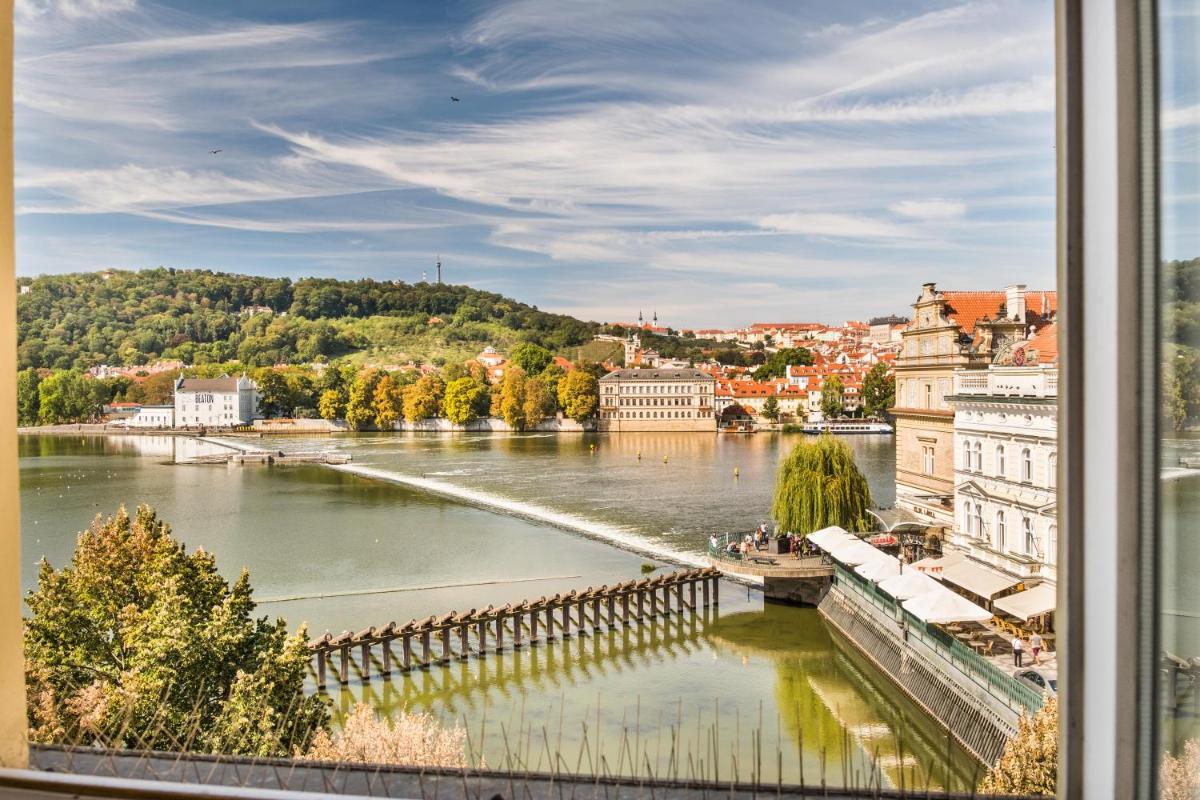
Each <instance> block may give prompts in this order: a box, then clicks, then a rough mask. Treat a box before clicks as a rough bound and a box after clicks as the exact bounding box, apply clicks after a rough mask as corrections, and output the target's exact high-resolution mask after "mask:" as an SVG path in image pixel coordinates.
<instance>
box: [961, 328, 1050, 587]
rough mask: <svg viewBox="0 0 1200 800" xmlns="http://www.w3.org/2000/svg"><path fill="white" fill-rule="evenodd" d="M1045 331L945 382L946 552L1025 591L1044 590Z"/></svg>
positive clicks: (1047, 454) (1047, 567) (1047, 401)
mask: <svg viewBox="0 0 1200 800" xmlns="http://www.w3.org/2000/svg"><path fill="white" fill-rule="evenodd" d="M1055 328H1056V326H1055V325H1049V326H1047V327H1046V328H1044V329H1043V330H1042V331H1041V332H1038V333H1036V334H1035V335H1033V336H1032V337H1031V338H1029V339H1028V340H1026V341H1020V342H1016V343H1013V344H1012V345H1009V346H1008V347H1005V348H1004V349H1003V350H1001V352H1000V353H999V354H998V355H997V357H996V362H995V363H993V364H992V365H990V366H989V367H988V368H987V369H982V370H980V369H959V370H956V371H955V373H954V394H953V395H951V396H950V397H948V398H947V400H948V401H949V402H950V403H951V404H952V405H953V407H954V453H955V455H954V510H955V524H954V529H953V534H952V537H951V542H952V543H953V544H954V545H957V546H958V547H959V548H961V549H962V550H964V551H966V554H967V556H968V557H969V558H971V559H972V560H974V561H977V562H980V563H982V564H986V565H988V566H990V567H993V568H995V569H997V570H998V571H1000V572H1002V573H1004V574H1005V575H1008V576H1011V577H1012V578H1015V579H1019V580H1020V581H1021V582H1022V583H1025V584H1036V583H1037V582H1039V581H1040V580H1046V581H1054V580H1055V566H1056V553H1057V549H1058V527H1057V519H1056V511H1057V507H1058V501H1057V471H1058V349H1057V343H1056V338H1055Z"/></svg>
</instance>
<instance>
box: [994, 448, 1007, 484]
mask: <svg viewBox="0 0 1200 800" xmlns="http://www.w3.org/2000/svg"><path fill="white" fill-rule="evenodd" d="M1007 472H1008V470H1007V469H1006V465H1005V463H1004V445H1002V444H998V445H996V474H997V475H999V476H1000V477H1001V478H1003V477H1004V475H1005V473H1007Z"/></svg>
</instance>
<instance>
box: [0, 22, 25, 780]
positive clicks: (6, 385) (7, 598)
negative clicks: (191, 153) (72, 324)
mask: <svg viewBox="0 0 1200 800" xmlns="http://www.w3.org/2000/svg"><path fill="white" fill-rule="evenodd" d="M12 18H13V3H12V0H0V765H3V766H6V767H23V766H25V764H26V758H27V753H26V747H25V686H24V680H25V673H24V664H23V658H22V655H21V654H22V650H23V648H22V645H21V517H20V513H19V508H18V505H17V503H18V495H17V488H18V476H17V385H16V378H17V284H16V273H15V272H14V269H13V196H12V186H13V162H12V152H13V136H12V133H13V128H12V77H13V26H12Z"/></svg>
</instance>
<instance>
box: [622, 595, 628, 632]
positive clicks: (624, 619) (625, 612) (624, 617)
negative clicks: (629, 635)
mask: <svg viewBox="0 0 1200 800" xmlns="http://www.w3.org/2000/svg"><path fill="white" fill-rule="evenodd" d="M621 624H623V625H628V624H629V587H625V589H624V590H622V591H621Z"/></svg>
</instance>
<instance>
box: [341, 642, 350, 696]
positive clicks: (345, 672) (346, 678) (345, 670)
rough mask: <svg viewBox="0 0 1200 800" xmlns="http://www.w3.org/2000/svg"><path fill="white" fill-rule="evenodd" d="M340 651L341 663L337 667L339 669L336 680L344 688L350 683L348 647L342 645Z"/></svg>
mask: <svg viewBox="0 0 1200 800" xmlns="http://www.w3.org/2000/svg"><path fill="white" fill-rule="evenodd" d="M340 649H341V656H342V662H341V663H340V664H339V665H338V667H339V669H340V674H339V675H338V680H339V681H341V683H342V685H343V686H345V685H346V684H347V683H349V682H350V647H349V645H342V646H341V648H340Z"/></svg>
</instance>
